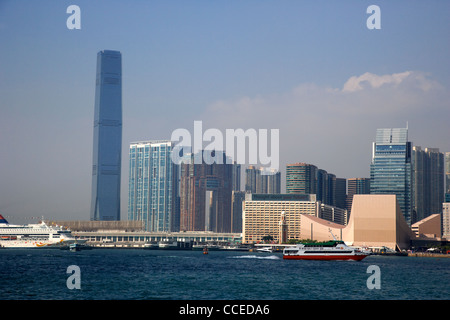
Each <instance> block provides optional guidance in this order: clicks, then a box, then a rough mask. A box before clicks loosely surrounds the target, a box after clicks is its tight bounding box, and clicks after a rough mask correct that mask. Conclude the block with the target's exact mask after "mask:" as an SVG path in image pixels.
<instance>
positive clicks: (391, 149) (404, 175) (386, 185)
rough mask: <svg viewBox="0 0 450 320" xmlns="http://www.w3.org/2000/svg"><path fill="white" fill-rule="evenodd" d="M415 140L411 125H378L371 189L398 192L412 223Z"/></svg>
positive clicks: (371, 171)
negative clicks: (412, 155) (412, 149)
mask: <svg viewBox="0 0 450 320" xmlns="http://www.w3.org/2000/svg"><path fill="white" fill-rule="evenodd" d="M411 179H412V168H411V142H409V141H408V128H394V129H378V130H377V134H376V139H375V142H374V143H373V149H372V163H371V165H370V193H371V194H395V195H397V200H398V202H399V205H400V208H401V210H402V213H403V215H404V217H405V220H406V221H407V223H408V224H411V211H412V181H411Z"/></svg>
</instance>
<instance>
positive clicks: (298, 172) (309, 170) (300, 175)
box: [286, 163, 317, 194]
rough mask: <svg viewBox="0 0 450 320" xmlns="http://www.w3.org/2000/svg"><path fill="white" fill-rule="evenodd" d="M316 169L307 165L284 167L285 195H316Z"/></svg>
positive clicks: (297, 164)
mask: <svg viewBox="0 0 450 320" xmlns="http://www.w3.org/2000/svg"><path fill="white" fill-rule="evenodd" d="M316 192H317V167H316V166H315V165H312V164H307V163H295V164H288V165H287V166H286V193H301V194H316Z"/></svg>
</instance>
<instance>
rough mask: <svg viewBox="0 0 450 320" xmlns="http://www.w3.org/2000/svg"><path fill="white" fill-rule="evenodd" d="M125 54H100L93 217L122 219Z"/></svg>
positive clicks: (106, 52) (96, 98) (96, 89)
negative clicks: (123, 76) (123, 67)
mask: <svg viewBox="0 0 450 320" xmlns="http://www.w3.org/2000/svg"><path fill="white" fill-rule="evenodd" d="M121 153H122V56H121V54H120V52H118V51H110V50H103V51H100V52H99V53H98V54H97V75H96V86H95V115H94V150H93V165H92V198H91V220H120V170H121Z"/></svg>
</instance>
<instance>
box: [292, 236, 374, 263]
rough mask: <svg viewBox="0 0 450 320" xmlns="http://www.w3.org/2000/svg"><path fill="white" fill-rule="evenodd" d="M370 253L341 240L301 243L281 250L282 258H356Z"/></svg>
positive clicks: (362, 257)
mask: <svg viewBox="0 0 450 320" xmlns="http://www.w3.org/2000/svg"><path fill="white" fill-rule="evenodd" d="M369 254H370V253H369V252H368V251H365V250H362V249H360V248H356V247H349V246H347V245H346V244H345V243H344V242H343V241H339V240H332V241H328V242H316V243H301V244H297V245H296V246H295V247H288V248H285V249H284V250H283V259H291V260H357V261H360V260H362V259H364V258H365V257H367V256H368V255H369Z"/></svg>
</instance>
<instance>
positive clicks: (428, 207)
mask: <svg viewBox="0 0 450 320" xmlns="http://www.w3.org/2000/svg"><path fill="white" fill-rule="evenodd" d="M412 170H413V188H412V189H413V212H412V213H413V215H412V218H411V221H412V223H414V222H416V221H420V220H422V219H424V218H426V217H428V216H429V215H431V214H435V213H441V212H442V203H443V202H444V154H442V153H440V152H439V149H437V148H425V150H422V148H421V147H420V146H414V147H413V151H412Z"/></svg>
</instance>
